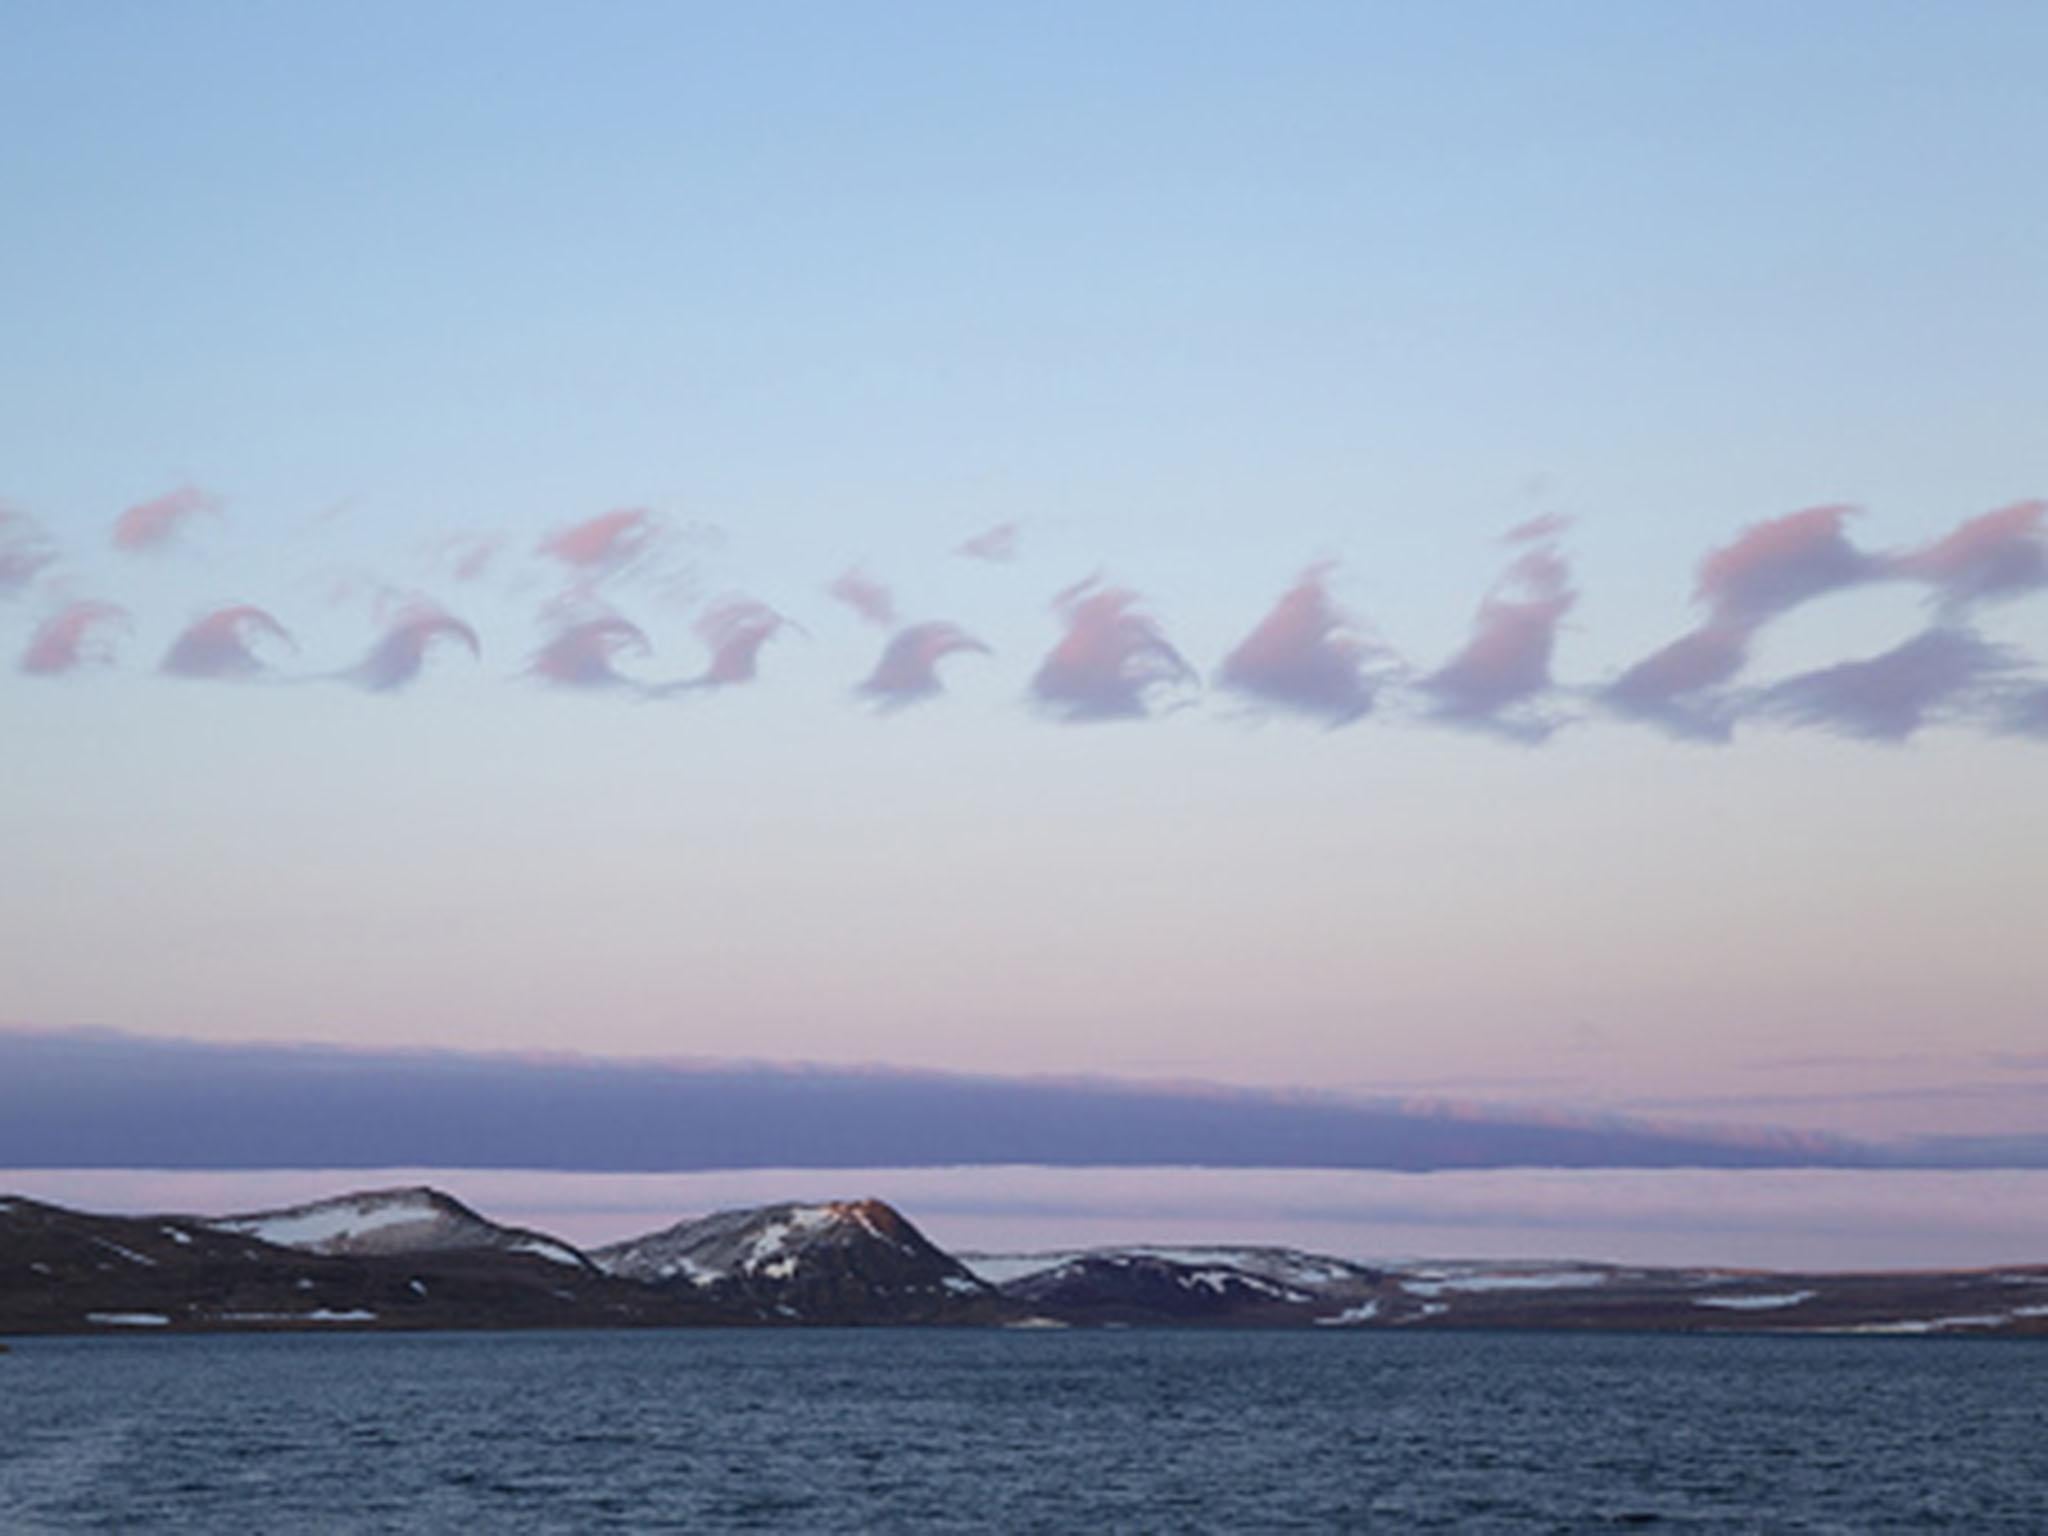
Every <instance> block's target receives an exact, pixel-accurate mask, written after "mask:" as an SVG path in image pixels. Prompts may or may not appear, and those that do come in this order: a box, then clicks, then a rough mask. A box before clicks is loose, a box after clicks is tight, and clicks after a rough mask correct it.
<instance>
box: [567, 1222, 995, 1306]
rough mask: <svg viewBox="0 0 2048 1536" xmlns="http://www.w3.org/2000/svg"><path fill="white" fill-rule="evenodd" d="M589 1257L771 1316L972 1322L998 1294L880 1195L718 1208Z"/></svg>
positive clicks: (623, 1273) (647, 1280)
mask: <svg viewBox="0 0 2048 1536" xmlns="http://www.w3.org/2000/svg"><path fill="white" fill-rule="evenodd" d="M592 1257H593V1258H594V1259H595V1260H596V1261H597V1263H598V1265H599V1266H600V1267H601V1268H602V1269H603V1270H605V1272H606V1273H608V1274H611V1275H615V1276H618V1277H620V1278H623V1279H628V1280H637V1281H640V1282H642V1283H643V1284H647V1285H652V1286H657V1287H660V1288H662V1289H665V1290H668V1291H671V1292H681V1293H683V1294H686V1295H691V1296H696V1297H698V1298H701V1299H703V1300H706V1301H710V1302H712V1303H714V1304H716V1305H718V1306H721V1307H725V1308H728V1309H740V1310H744V1311H747V1312H749V1313H751V1314H753V1315H755V1316H758V1317H761V1318H764V1319H771V1320H772V1319H783V1320H788V1321H795V1322H805V1323H842V1324H845V1323H973V1322H993V1321H998V1320H1000V1318H1001V1317H1003V1316H1004V1315H1005V1307H1004V1304H1003V1301H1002V1297H1001V1295H1000V1293H999V1292H997V1290H996V1289H995V1287H993V1286H991V1285H989V1284H988V1283H987V1282H986V1281H984V1280H982V1279H980V1278H979V1277H978V1276H976V1275H975V1274H974V1273H973V1272H972V1271H971V1270H969V1269H968V1268H967V1267H966V1266H965V1265H963V1264H961V1263H960V1261H959V1260H958V1259H955V1258H953V1257H952V1256H951V1255H950V1254H947V1253H945V1252H944V1251H942V1250H941V1249H939V1248H938V1247H937V1246H936V1245H934V1244H933V1243H932V1241H931V1240H930V1239H929V1238H927V1237H926V1236H925V1235H924V1234H923V1233H922V1232H920V1231H918V1230H917V1228H916V1227H915V1226H913V1225H911V1223H910V1221H909V1220H908V1219H907V1218H906V1217H904V1215H903V1214H902V1213H901V1212H899V1211H898V1210H896V1209H895V1208H894V1207H893V1206H890V1205H887V1204H885V1203H884V1202H882V1201H880V1200H844V1201H833V1202H830V1203H828V1204H824V1205H796V1204H785V1205H767V1206H761V1207H759V1208H757V1209H752V1210H736V1211H720V1212H717V1213H716V1214H714V1215H710V1216H703V1217H699V1218H697V1219H695V1220H690V1221H683V1222H679V1223H678V1224H676V1225H675V1226H673V1227H669V1228H667V1229H666V1230H664V1231H661V1232H655V1233H651V1234H649V1235H648V1236H646V1237H638V1238H633V1239H631V1240H630V1241H627V1242H622V1243H614V1244H612V1245H611V1246H609V1247H606V1248H600V1249H598V1250H597V1251H596V1252H595V1253H594V1254H593V1255H592Z"/></svg>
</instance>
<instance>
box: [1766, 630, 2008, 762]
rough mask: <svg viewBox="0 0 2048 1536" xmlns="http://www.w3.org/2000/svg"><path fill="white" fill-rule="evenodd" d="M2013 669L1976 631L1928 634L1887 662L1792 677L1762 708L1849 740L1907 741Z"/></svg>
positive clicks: (1884, 659)
mask: <svg viewBox="0 0 2048 1536" xmlns="http://www.w3.org/2000/svg"><path fill="white" fill-rule="evenodd" d="M2009 665H2010V663H2009V662H2008V661H2007V659H2006V657H2005V656H2004V654H2003V653H2002V652H2001V651H1999V650H1998V649H1997V648H1996V647H1994V646H1991V645H1988V644H1986V643H1985V642H1984V641H1983V640H1981V639H1979V638H1978V637H1977V636H1976V635H1974V634H1972V633H1971V632H1970V631H1969V630H1966V629H1951V628H1935V629H1928V630H1923V631H1922V632H1921V633H1919V634H1917V635H1915V636H1914V637H1913V638H1912V639H1910V640H1908V641H1906V642H1905V643H1904V644H1903V645H1899V646H1895V647H1894V648H1893V649H1891V650H1889V651H1886V652H1885V653H1884V654H1882V655H1880V656H1873V657H1870V658H1868V659H1867V660H1862V661H1845V662H1841V663H1838V664H1837V665H1835V666H1832V667H1822V668H1820V669H1818V670H1816V671H1813V672H1804V673H1801V674H1800V675H1799V676H1797V677H1791V678H1787V679H1786V680H1785V681H1784V682H1782V683H1779V684H1777V685H1776V686H1774V687H1772V688H1770V689H1769V690H1767V691H1766V692H1765V694H1764V696H1763V699H1762V703H1761V707H1762V708H1763V709H1765V710H1766V711H1767V712H1769V713H1771V714H1774V715H1777V716H1779V717H1781V718H1783V719H1786V720H1789V721H1792V722H1793V723H1795V724H1799V725H1810V726H1816V727H1819V728H1820V729H1823V730H1829V731H1834V732H1837V733H1839V734H1841V735H1844V736H1855V737H1860V738H1862V739H1864V740H1868V741H1904V740H1905V739H1906V738H1907V737H1909V736H1911V735H1912V734H1913V733H1914V732H1915V731H1917V730H1919V729H1920V728H1921V727H1922V726H1923V725H1926V724H1928V723H1929V722H1930V721H1931V720H1933V719H1935V718H1937V717H1939V716H1940V715H1941V714H1942V713H1944V712H1945V710H1946V707H1947V706H1949V705H1950V704H1952V703H1955V702H1957V701H1960V700H1962V699H1965V698H1966V697H1967V696H1968V695H1969V694H1970V693H1971V692H1972V691H1973V690H1974V689H1975V687H1976V686H1977V685H1979V684H1981V683H1983V682H1984V681H1985V680H1987V679H1988V678H1990V677H1992V676H1994V675H1995V674H1997V673H1999V672H2001V671H2005V670H2007V669H2008V667H2009Z"/></svg>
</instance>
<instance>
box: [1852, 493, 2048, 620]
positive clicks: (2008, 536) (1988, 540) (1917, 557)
mask: <svg viewBox="0 0 2048 1536" xmlns="http://www.w3.org/2000/svg"><path fill="white" fill-rule="evenodd" d="M1890 567H1891V569H1892V570H1894V571H1896V572H1898V573H1899V574H1900V575H1902V576H1907V577H1911V578H1913V579H1915V580H1918V581H1924V582H1927V583H1928V584H1929V585H1931V586H1932V587H1934V589H1935V591H1936V592H1937V593H1938V595H1939V597H1940V600H1941V602H1942V604H1943V605H1944V606H1945V607H1947V608H1949V609H1951V610H1956V609H1961V608H1964V607H1967V606H1968V605H1970V604H1972V603H1977V602H1982V601H1985V600H1988V599H1994V598H2002V597H2015V596H2018V595H2019V594H2021V593H2023V592H2037V591H2040V590H2042V589H2043V588H2048V502H2044V501H2022V502H2016V503H2015V504H2013V505H2012V506H2009V507H2001V508H1999V509H1998V510H1997V511H1995V512H1986V513H1983V514H1982V515H1981V516H1978V517H1973V518H1968V519H1966V520H1965V521H1963V522H1962V523H1959V524H1958V525H1957V526H1956V527H1955V529H1954V530H1953V531H1952V532H1950V533H1949V534H1948V535H1947V536H1946V537H1944V538H1940V539H1937V540H1935V541H1934V542H1933V543H1932V544H1927V545H1924V546H1922V547H1921V548H1919V549H1916V550H1911V551H1909V552H1907V553H1906V554H1903V555H1899V556H1897V557H1895V558H1894V559H1893V560H1892V561H1891V562H1890Z"/></svg>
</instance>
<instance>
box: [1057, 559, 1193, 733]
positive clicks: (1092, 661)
mask: <svg viewBox="0 0 2048 1536" xmlns="http://www.w3.org/2000/svg"><path fill="white" fill-rule="evenodd" d="M1137 605H1138V594H1137V593H1135V592H1133V591H1131V590H1129V589H1128V588H1125V587H1105V586H1103V585H1101V584H1100V579H1099V578H1097V577H1093V576H1091V577H1089V578H1088V579H1087V580H1086V581H1083V582H1080V583H1077V584H1076V585H1074V586H1071V587H1069V588H1067V589H1066V590H1065V591H1064V592H1061V593H1060V594H1059V595H1058V596H1057V597H1055V598H1054V599H1053V610H1054V611H1055V612H1056V613H1058V614H1059V615H1060V616H1061V617H1062V618H1063V619H1064V620H1065V622H1066V626H1067V628H1066V633H1065V634H1064V635H1062V636H1061V637H1060V641H1059V643H1058V644H1057V645H1055V646H1054V647H1053V649H1052V651H1051V652H1050V653H1049V654H1048V655H1047V656H1046V658H1045V660H1044V661H1043V662H1042V663H1040V665H1039V668H1038V671H1037V673H1036V674H1035V675H1034V676H1033V677H1032V679H1031V692H1032V694H1033V695H1034V696H1035V697H1036V698H1037V700H1038V702H1039V703H1040V704H1042V705H1044V706H1045V707H1046V708H1047V709H1049V710H1051V711H1052V712H1053V714H1055V715H1056V716H1057V717H1058V718H1060V719H1063V720H1070V721H1084V720H1139V719H1143V718H1144V717H1145V716H1147V715H1149V714H1150V713H1151V701H1152V698H1153V697H1154V695H1156V694H1157V693H1159V692H1160V691H1161V690H1164V689H1169V688H1173V687H1175V686H1178V685H1181V684H1187V683H1192V682H1194V681H1195V671H1194V668H1192V667H1190V666H1189V665H1188V664H1187V662H1186V661H1185V660H1183V659H1182V657H1181V654H1180V652H1179V651H1177V650H1175V649H1174V648H1173V646H1172V645H1171V644H1170V643H1169V642H1168V641H1167V639H1166V636H1165V633H1164V632H1163V631H1162V630H1161V629H1160V627H1159V624H1158V622H1157V621H1156V620H1154V619H1153V618H1151V617H1150V616H1149V615H1148V614H1144V613H1141V612H1139V611H1138V606H1137Z"/></svg>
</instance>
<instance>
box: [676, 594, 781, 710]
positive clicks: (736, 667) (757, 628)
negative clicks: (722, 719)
mask: <svg viewBox="0 0 2048 1536" xmlns="http://www.w3.org/2000/svg"><path fill="white" fill-rule="evenodd" d="M788 624H789V620H787V619H785V618H784V617H783V616H782V615H781V614H779V613H777V612H776V611H775V610H774V609H773V608H770V607H769V606H768V605H767V604H766V603H763V602H758V601H756V600H755V599H753V598H751V597H728V598H724V599H722V600H720V601H719V602H716V603H713V604H712V605H711V606H710V607H709V608H708V609H706V610H705V612H704V616H703V617H702V618H700V619H699V620H698V621H697V635H698V638H699V639H701V640H702V641H703V642H704V643H705V644H706V645H707V646H709V647H710V648H711V661H710V664H709V665H708V666H706V667H705V669H704V671H703V673H702V675H700V676H698V677H695V678H692V679H690V681H689V683H688V684H687V686H689V687H693V688H730V687H733V686H735V685H737V684H740V683H750V682H752V681H753V680H754V678H755V676H756V675H757V674H758V673H759V671H760V660H761V650H762V647H764V646H765V645H767V643H768V642H769V641H770V640H772V639H774V638H775V637H776V636H777V635H778V634H780V633H781V632H782V631H783V630H784V629H785V628H787V627H788Z"/></svg>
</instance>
